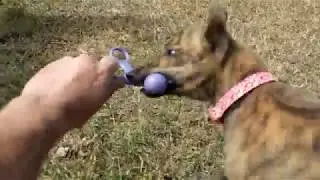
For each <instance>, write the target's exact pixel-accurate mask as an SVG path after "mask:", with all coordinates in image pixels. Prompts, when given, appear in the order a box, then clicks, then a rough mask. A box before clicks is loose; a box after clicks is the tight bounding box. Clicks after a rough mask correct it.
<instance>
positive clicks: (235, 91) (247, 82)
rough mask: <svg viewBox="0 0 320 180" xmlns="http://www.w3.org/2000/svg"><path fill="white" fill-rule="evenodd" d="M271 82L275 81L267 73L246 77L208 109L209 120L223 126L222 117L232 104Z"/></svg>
mask: <svg viewBox="0 0 320 180" xmlns="http://www.w3.org/2000/svg"><path fill="white" fill-rule="evenodd" d="M271 81H276V79H275V78H274V77H273V76H272V74H271V73H269V72H258V73H255V74H252V75H250V76H248V77H246V78H245V79H244V80H242V81H240V82H239V83H238V84H236V85H235V86H233V87H232V88H231V89H230V90H229V91H228V92H227V93H225V94H224V95H223V96H222V97H221V98H220V99H219V100H218V101H217V103H216V104H215V106H214V107H210V108H209V109H208V111H209V115H210V118H211V120H212V121H214V122H218V123H222V124H223V123H224V120H223V118H222V116H223V114H224V113H225V112H226V111H227V109H228V108H230V107H231V105H232V104H233V103H235V102H236V101H237V100H239V99H240V98H241V97H243V96H244V95H246V94H247V93H248V92H250V91H251V90H253V89H255V88H257V87H259V86H260V85H263V84H265V83H268V82H271Z"/></svg>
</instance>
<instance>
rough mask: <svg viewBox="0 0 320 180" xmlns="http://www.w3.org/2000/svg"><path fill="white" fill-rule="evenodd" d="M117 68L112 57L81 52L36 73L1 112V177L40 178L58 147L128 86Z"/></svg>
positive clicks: (16, 179)
mask: <svg viewBox="0 0 320 180" xmlns="http://www.w3.org/2000/svg"><path fill="white" fill-rule="evenodd" d="M117 69H118V65H117V63H116V61H115V59H114V58H112V57H106V58H103V59H101V60H100V61H99V58H98V57H94V56H89V55H87V54H81V55H79V56H78V57H63V58H61V59H59V60H57V61H54V62H52V63H50V64H48V65H47V66H45V67H44V68H42V69H41V70H40V71H38V72H37V73H36V74H35V75H34V76H33V77H32V78H31V79H30V80H29V81H28V82H27V84H26V85H25V87H24V89H23V90H22V92H21V94H20V95H19V96H17V97H15V98H13V99H12V100H11V101H10V102H9V103H8V104H7V105H6V106H5V107H4V108H3V109H2V110H1V111H0V147H1V148H0V179H11V180H18V179H19V180H20V179H27V180H31V179H32V180H34V179H37V177H38V175H39V171H40V167H41V165H42V163H43V161H44V159H45V158H46V157H47V154H48V152H49V150H50V149H51V148H52V147H53V146H54V144H55V143H56V142H57V141H58V140H59V139H60V138H61V137H62V136H63V135H64V134H65V133H67V132H68V131H70V130H72V129H74V128H81V127H82V126H83V125H84V124H85V123H86V122H87V121H88V119H89V118H90V117H91V116H92V115H93V114H95V113H96V112H97V111H98V110H99V108H100V107H101V106H102V105H103V104H104V103H105V102H106V100H108V99H109V98H110V97H111V96H112V94H113V93H114V92H115V91H117V90H118V89H120V88H122V87H124V83H123V82H122V81H121V80H119V79H117V78H115V77H114V73H115V71H116V70H117Z"/></svg>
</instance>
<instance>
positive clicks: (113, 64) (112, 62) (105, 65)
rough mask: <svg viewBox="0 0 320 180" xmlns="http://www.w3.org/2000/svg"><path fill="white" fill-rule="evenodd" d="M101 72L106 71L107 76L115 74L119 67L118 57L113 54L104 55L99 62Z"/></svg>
mask: <svg viewBox="0 0 320 180" xmlns="http://www.w3.org/2000/svg"><path fill="white" fill-rule="evenodd" d="M98 67H99V72H104V73H106V76H107V77H108V76H110V77H111V76H113V74H114V73H115V72H116V71H117V70H118V69H119V65H118V62H117V58H115V57H113V56H108V57H103V58H102V59H101V60H100V62H99V64H98Z"/></svg>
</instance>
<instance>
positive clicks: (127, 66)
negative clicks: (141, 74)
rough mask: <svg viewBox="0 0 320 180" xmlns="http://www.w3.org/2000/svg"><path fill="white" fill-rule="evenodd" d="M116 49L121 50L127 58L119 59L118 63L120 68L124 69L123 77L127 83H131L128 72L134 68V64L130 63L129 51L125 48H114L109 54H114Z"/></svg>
mask: <svg viewBox="0 0 320 180" xmlns="http://www.w3.org/2000/svg"><path fill="white" fill-rule="evenodd" d="M115 51H118V52H120V53H121V54H122V55H124V57H125V59H120V58H119V59H118V64H119V66H120V68H121V69H122V70H123V71H124V76H123V78H124V79H125V80H126V82H127V84H130V82H129V81H128V79H127V77H126V74H127V73H129V72H130V71H132V70H133V66H132V65H131V64H130V62H129V61H130V56H129V53H128V51H127V50H126V49H125V48H120V47H117V48H112V49H111V50H110V52H109V56H114V55H113V53H114V52H115Z"/></svg>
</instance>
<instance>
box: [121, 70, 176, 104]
mask: <svg viewBox="0 0 320 180" xmlns="http://www.w3.org/2000/svg"><path fill="white" fill-rule="evenodd" d="M157 73H159V74H161V75H163V76H164V77H165V78H166V79H167V87H166V89H165V91H164V93H150V92H148V91H146V89H145V88H144V87H143V86H144V81H145V79H146V78H147V76H148V75H150V72H143V71H141V70H139V69H135V70H133V71H131V72H129V73H127V74H126V78H127V80H128V81H129V82H130V84H132V85H134V86H139V87H141V89H140V91H141V92H142V93H143V94H144V95H145V96H147V97H149V98H158V97H161V96H164V95H170V94H176V89H177V88H178V87H179V86H180V85H179V83H178V82H177V81H176V79H175V78H174V77H172V76H170V75H168V74H166V73H163V72H157Z"/></svg>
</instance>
